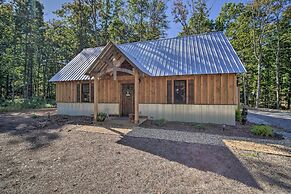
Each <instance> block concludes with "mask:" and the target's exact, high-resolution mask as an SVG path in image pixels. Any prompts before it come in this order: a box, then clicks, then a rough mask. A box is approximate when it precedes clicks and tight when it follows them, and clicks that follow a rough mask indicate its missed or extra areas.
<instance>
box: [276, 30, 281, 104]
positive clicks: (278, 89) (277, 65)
mask: <svg viewBox="0 0 291 194" xmlns="http://www.w3.org/2000/svg"><path fill="white" fill-rule="evenodd" d="M277 33H278V37H277V38H278V40H277V52H276V108H277V109H279V108H280V98H279V92H280V82H279V57H280V35H279V32H278V27H277Z"/></svg>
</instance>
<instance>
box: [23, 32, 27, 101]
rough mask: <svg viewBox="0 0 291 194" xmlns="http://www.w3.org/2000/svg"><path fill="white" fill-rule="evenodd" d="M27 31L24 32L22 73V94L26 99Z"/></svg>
mask: <svg viewBox="0 0 291 194" xmlns="http://www.w3.org/2000/svg"><path fill="white" fill-rule="evenodd" d="M27 36H28V33H27V32H26V34H25V58H24V73H23V87H24V88H23V96H24V98H25V99H26V98H27V94H28V90H27V66H28V64H27V63H28V59H27V56H28V46H27V45H28V42H27V38H28V37H27Z"/></svg>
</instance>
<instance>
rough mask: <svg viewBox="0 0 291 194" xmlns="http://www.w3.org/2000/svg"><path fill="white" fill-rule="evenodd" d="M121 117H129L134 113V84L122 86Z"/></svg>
mask: <svg viewBox="0 0 291 194" xmlns="http://www.w3.org/2000/svg"><path fill="white" fill-rule="evenodd" d="M121 92H122V93H121V102H122V104H121V115H122V116H128V115H129V114H130V113H133V112H134V84H122V91H121Z"/></svg>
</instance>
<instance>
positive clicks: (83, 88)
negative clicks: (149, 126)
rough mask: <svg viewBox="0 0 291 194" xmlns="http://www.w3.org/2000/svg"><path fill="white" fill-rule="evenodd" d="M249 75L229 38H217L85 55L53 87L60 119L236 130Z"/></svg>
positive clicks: (147, 44) (214, 35)
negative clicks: (143, 119) (144, 120)
mask: <svg viewBox="0 0 291 194" xmlns="http://www.w3.org/2000/svg"><path fill="white" fill-rule="evenodd" d="M243 72H245V68H244V66H243V64H242V63H241V61H240V59H239V58H238V56H237V54H236V52H235V51H234V49H233V47H232V46H231V44H230V43H229V41H228V39H227V38H226V36H225V35H224V34H223V33H222V32H212V33H207V34H202V35H194V36H187V37H178V38H167V39H159V40H152V41H143V42H135V43H127V44H114V43H112V42H109V43H108V44H107V45H106V46H105V47H98V48H88V49H84V50H83V51H82V52H81V53H79V54H78V55H77V56H76V57H75V58H74V59H73V60H72V61H70V62H69V63H68V64H67V65H66V66H65V67H64V68H63V69H61V70H60V71H59V72H58V73H57V74H56V75H55V76H54V77H53V78H52V79H51V80H50V81H52V82H56V101H57V107H58V113H59V114H64V115H94V116H95V117H96V114H97V113H98V112H105V113H107V114H109V115H118V116H128V115H129V114H134V119H135V122H136V123H138V121H139V118H140V116H147V117H149V118H150V119H166V120H169V121H183V122H199V123H219V124H229V125H234V124H235V109H236V108H237V105H238V103H239V90H238V87H237V74H239V73H243Z"/></svg>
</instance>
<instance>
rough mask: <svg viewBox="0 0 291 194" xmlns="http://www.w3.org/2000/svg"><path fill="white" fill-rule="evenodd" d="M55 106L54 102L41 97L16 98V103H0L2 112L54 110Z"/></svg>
mask: <svg viewBox="0 0 291 194" xmlns="http://www.w3.org/2000/svg"><path fill="white" fill-rule="evenodd" d="M55 104H56V103H55V101H54V100H51V99H42V98H39V97H33V98H31V99H22V98H16V99H15V100H14V102H13V101H12V100H4V101H3V100H2V101H1V103H0V112H6V111H17V110H22V109H35V108H52V107H55Z"/></svg>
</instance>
